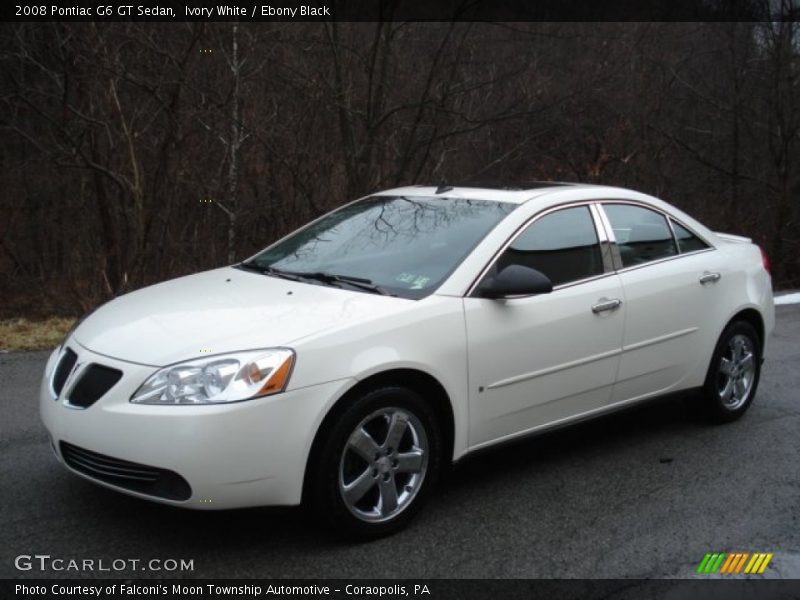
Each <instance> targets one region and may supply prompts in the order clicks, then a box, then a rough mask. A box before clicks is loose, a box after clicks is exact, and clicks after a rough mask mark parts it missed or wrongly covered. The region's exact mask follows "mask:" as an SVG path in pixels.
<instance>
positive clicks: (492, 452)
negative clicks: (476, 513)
mask: <svg viewBox="0 0 800 600" xmlns="http://www.w3.org/2000/svg"><path fill="white" fill-rule="evenodd" d="M694 399H696V398H695V397H693V395H692V394H686V393H684V394H681V395H680V396H672V397H669V398H664V399H658V400H654V401H651V402H647V403H644V404H641V405H639V406H635V407H632V408H630V409H627V410H624V411H619V412H616V413H613V414H610V415H607V416H603V417H600V418H597V419H594V420H591V421H586V422H582V423H579V424H576V425H573V426H570V427H564V428H561V429H558V430H555V431H551V432H547V433H542V434H539V435H536V436H534V437H528V438H525V439H522V440H519V441H515V442H513V443H508V444H504V445H502V446H500V447H494V448H491V449H487V450H485V451H480V452H478V453H476V454H475V455H471V456H470V457H468V458H465V459H464V460H463V461H461V462H459V463H458V464H457V465H455V466H454V468H453V469H451V470H449V471H448V472H447V473H446V474H445V476H444V478H443V480H442V482H441V484H440V486H439V489H438V490H437V492H436V493H435V494H434V496H433V497H432V499H431V502H430V504H431V505H432V506H430V507H429V509H431V510H433V511H435V512H438V513H441V511H442V510H444V508H443V507H444V506H445V505H451V504H452V500H453V499H454V498H455V499H458V501H459V503H461V502H470V501H475V500H474V498H475V490H474V488H475V486H476V483H478V484H479V487H481V488H486V487H493V486H495V485H503V486H505V485H509V486H513V482H514V481H515V480H518V478H519V477H520V476H523V477H527V476H528V475H529V474H530V473H534V475H531V476H535V472H538V471H542V470H550V469H558V468H559V466H560V463H562V462H565V461H570V460H572V461H574V460H575V459H578V460H580V459H582V457H583V456H586V457H590V456H591V457H592V458H595V457H597V456H598V455H603V454H604V453H609V454H613V453H614V452H616V451H619V450H620V448H621V447H625V446H629V445H636V444H637V443H638V442H639V441H641V440H642V439H643V438H645V439H652V438H653V437H654V436H657V435H658V436H669V435H670V434H673V433H680V434H684V433H685V432H687V431H694V430H698V429H701V428H704V427H707V426H708V425H706V424H705V423H704V422H703V421H702V419H700V418H698V417H697V416H696V411H694V410H692V407H691V406H690V403H691V401H692V400H694ZM663 460H669V457H668V456H665V457H664V458H663ZM70 479H71V480H72V484H70V485H68V487H70V488H71V491H70V492H68V493H70V494H71V495H72V494H75V495H77V496H79V498H74V501H75V502H79V503H82V504H83V505H84V506H87V505H88V506H91V507H92V509H94V511H95V514H94V519H95V522H97V520H99V521H101V522H102V523H104V524H105V526H107V527H110V528H113V529H115V530H116V531H117V532H118V533H119V532H120V531H122V532H123V533H125V536H126V537H127V538H128V539H132V538H133V539H138V540H139V542H140V543H139V544H138V545H141V544H142V543H145V541H146V544H147V546H149V547H151V548H158V549H159V553H160V554H162V555H164V554H169V553H178V555H180V554H179V553H180V552H185V550H186V548H192V549H200V548H204V549H205V550H203V554H202V562H203V563H206V561H208V560H211V559H212V558H213V556H223V555H224V556H230V554H231V553H234V554H238V555H240V556H244V555H248V554H250V553H257V554H261V555H263V553H264V551H265V548H264V545H265V541H268V543H269V546H270V548H271V550H270V552H272V553H274V552H280V553H284V554H286V553H288V554H297V555H298V556H299V555H304V556H307V555H308V552H310V551H313V553H314V555H317V556H320V555H321V553H324V552H325V551H326V550H330V549H336V548H341V547H345V546H346V547H352V546H353V545H354V543H353V542H352V541H349V540H346V539H340V538H338V537H335V536H333V535H332V534H329V533H326V532H325V531H323V530H321V529H320V528H319V526H318V525H317V524H316V523H315V522H314V521H313V519H311V518H310V517H309V516H308V515H307V514H306V512H304V511H303V510H302V509H300V508H298V507H269V508H248V509H236V510H222V511H213V510H211V511H206V510H186V509H183V508H177V507H172V506H166V505H162V504H157V503H152V502H149V501H145V500H140V499H137V498H132V497H129V496H125V495H121V494H118V493H117V492H114V491H111V490H108V489H105V488H98V487H97V486H94V485H92V484H90V483H88V482H84V481H81V480H78V479H77V478H70ZM75 486H77V487H75ZM427 512H428V511H423V513H422V514H421V515H420V518H419V519H417V521H415V523H414V524H413V526H412V528H411V529H410V530H409V531H407V532H403V533H402V534H400V536H403V537H405V536H412V538H413V536H414V530H415V529H416V528H417V527H426V525H432V524H433V523H435V521H436V518H435V517H431V518H430V520H429V518H428V517H426V516H425V515H426V514H427ZM131 515H135V519H134V520H131ZM400 536H395V538H393V539H395V540H396V539H397V537H400ZM210 540H213V543H212V546H209V542H210ZM377 543H378V544H380V543H381V542H377Z"/></svg>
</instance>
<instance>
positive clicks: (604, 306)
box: [592, 298, 622, 314]
mask: <svg viewBox="0 0 800 600" xmlns="http://www.w3.org/2000/svg"><path fill="white" fill-rule="evenodd" d="M620 306H622V300H620V299H619V298H614V299H612V300H609V299H608V298H600V302H598V303H597V304H595V305H594V306H592V312H593V313H594V314H598V313H601V312H604V311H607V310H617V309H618V308H619V307H620Z"/></svg>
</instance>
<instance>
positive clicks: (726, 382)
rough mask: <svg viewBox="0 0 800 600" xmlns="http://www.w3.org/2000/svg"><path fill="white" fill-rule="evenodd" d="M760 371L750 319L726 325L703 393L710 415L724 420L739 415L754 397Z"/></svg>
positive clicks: (755, 338) (758, 355)
mask: <svg viewBox="0 0 800 600" xmlns="http://www.w3.org/2000/svg"><path fill="white" fill-rule="evenodd" d="M760 374H761V341H760V339H759V337H758V334H757V333H756V330H755V329H754V328H753V326H752V325H750V323H747V322H745V321H737V322H735V323H732V324H731V325H729V326H728V327H727V328H726V329H725V331H723V332H722V335H721V336H720V338H719V341H718V342H717V346H716V348H715V350H714V355H713V356H712V358H711V364H710V366H709V369H708V374H707V375H706V381H705V385H704V386H703V395H704V396H705V406H706V409H707V413H708V414H709V416H710V417H711V418H712V419H714V420H715V421H717V422H722V423H727V422H730V421H733V420H735V419H738V418H739V417H741V416H742V415H743V414H744V413H745V411H746V410H747V408H748V407H749V406H750V404H751V403H752V401H753V397H754V396H755V395H756V388H758V380H759V376H760Z"/></svg>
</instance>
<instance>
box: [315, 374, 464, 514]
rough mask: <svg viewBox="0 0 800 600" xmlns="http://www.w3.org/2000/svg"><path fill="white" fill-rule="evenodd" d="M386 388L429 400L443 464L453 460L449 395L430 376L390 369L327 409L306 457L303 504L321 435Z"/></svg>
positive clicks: (355, 387) (361, 383)
mask: <svg viewBox="0 0 800 600" xmlns="http://www.w3.org/2000/svg"><path fill="white" fill-rule="evenodd" d="M389 385H396V386H400V387H405V388H409V389H411V390H414V391H415V392H417V393H419V394H420V395H421V396H423V397H424V398H426V399H428V398H429V399H430V400H431V407H432V408H433V410H434V413H435V415H436V418H437V422H438V424H439V427H440V428H441V435H442V460H443V461H444V462H445V463H448V462H449V461H451V460H452V457H453V449H454V444H455V414H454V411H453V405H452V403H451V399H450V395H449V394H448V393H447V390H446V389H445V387H444V386H443V385H442V384H441V382H440V381H439V380H438V379H436V377H434V376H433V375H431V374H430V373H426V372H425V371H422V370H419V369H414V368H393V369H388V370H385V371H380V372H378V373H374V374H372V375H370V376H368V377H366V378H364V379H361V380H358V381H357V382H356V383H355V384H354V385H353V386H352V387H351V388H350V389H348V390H347V391H346V392H345V393H344V394H342V395H341V397H340V398H339V399H338V400H336V402H334V404H333V405H332V406H331V407H330V409H329V410H328V412H327V413H326V414H325V417H324V418H323V419H322V421H321V422H320V425H319V427H317V430H316V432H315V434H314V438H313V441H312V443H311V448H310V450H309V452H308V456H307V457H306V467H305V474H304V477H303V497H302V502H303V503H305V502H306V500H307V492H308V489H309V487H310V486H309V483H310V481H311V478H312V477H313V473H312V471H313V464H314V462H315V460H316V457H317V454H318V453H319V452H320V448H321V446H322V439H323V437H324V433H325V432H326V431H327V430H328V429H329V428H330V427H331V426H332V424H333V423H334V422H335V421H336V419H337V418H338V417H339V416H340V415H341V414H342V413H343V412H344V411H345V410H346V408H347V406H348V405H349V403H350V402H352V401H353V400H354V399H355V398H357V397H358V396H359V395H360V394H363V393H366V392H367V391H368V390H371V389H375V388H378V387H384V386H389Z"/></svg>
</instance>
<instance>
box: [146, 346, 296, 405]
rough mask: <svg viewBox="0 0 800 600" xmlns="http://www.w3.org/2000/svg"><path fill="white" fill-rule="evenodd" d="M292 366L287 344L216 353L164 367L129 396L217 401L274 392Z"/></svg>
mask: <svg viewBox="0 0 800 600" xmlns="http://www.w3.org/2000/svg"><path fill="white" fill-rule="evenodd" d="M293 366H294V352H293V351H292V350H289V349H288V348H272V349H268V350H251V351H248V352H234V353H232V354H219V355H217V356H209V357H208V358H206V359H198V360H193V361H187V362H183V363H179V364H177V365H172V366H169V367H164V368H163V369H161V370H160V371H157V372H156V373H154V374H153V375H151V376H150V377H149V378H148V379H147V381H145V382H144V384H142V387H140V388H139V389H138V390H137V391H136V393H135V394H134V395H133V396H132V397H131V402H136V403H139V404H217V403H221V402H238V401H239V400H249V399H250V398H259V397H261V396H269V395H270V394H277V393H280V392H282V391H283V390H285V389H286V384H287V383H288V382H289V376H290V375H291V374H292V367H293Z"/></svg>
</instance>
